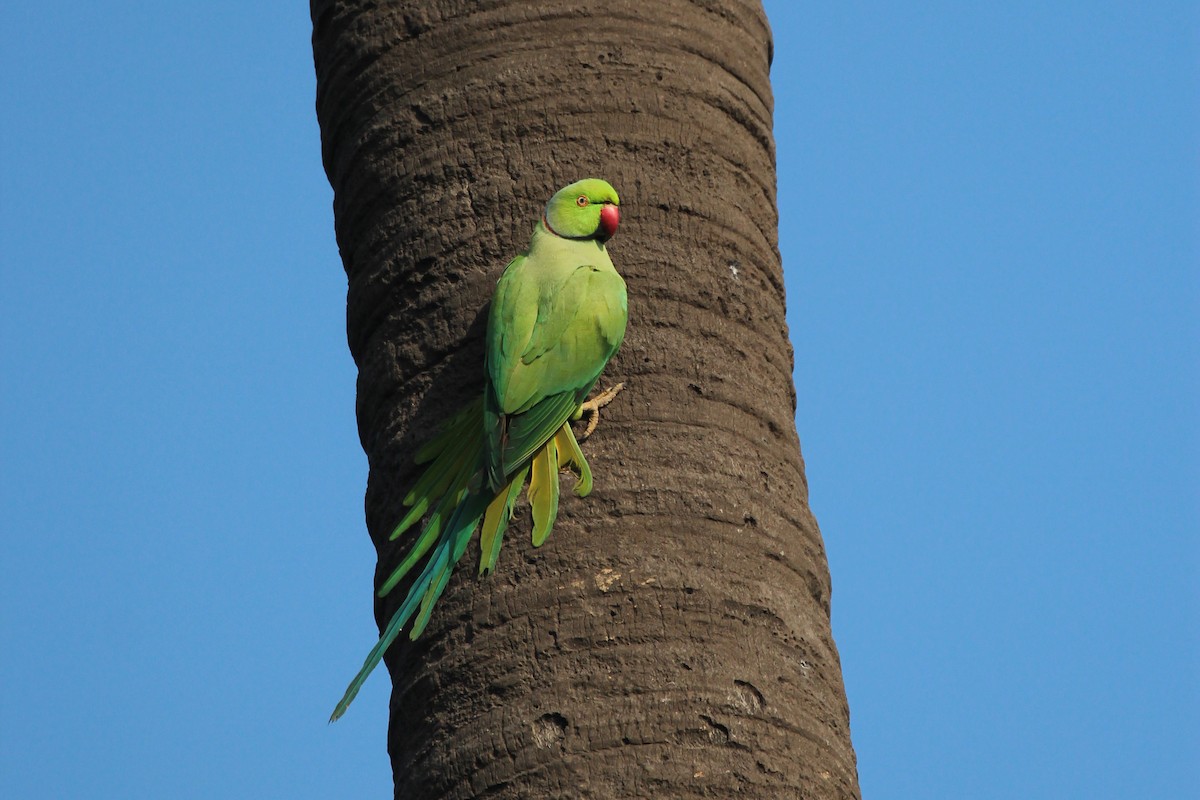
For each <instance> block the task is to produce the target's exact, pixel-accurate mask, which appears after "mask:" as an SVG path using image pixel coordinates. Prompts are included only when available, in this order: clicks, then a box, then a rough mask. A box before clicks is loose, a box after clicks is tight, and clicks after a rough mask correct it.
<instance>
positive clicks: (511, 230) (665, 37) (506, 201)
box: [312, 0, 858, 800]
mask: <svg viewBox="0 0 1200 800" xmlns="http://www.w3.org/2000/svg"><path fill="white" fill-rule="evenodd" d="M312 15H313V21H314V33H313V49H314V53H315V61H316V72H317V115H318V118H319V120H320V125H321V134H322V145H323V157H324V162H325V168H326V171H327V173H328V175H329V180H330V183H331V184H332V185H333V189H334V216H335V223H336V229H337V239H338V244H339V246H340V249H341V254H342V258H343V261H344V264H345V268H346V273H347V275H348V276H349V294H348V308H347V328H348V336H349V342H350V349H351V352H352V353H353V356H354V360H355V362H356V363H357V365H358V368H359V381H358V419H359V430H360V434H361V439H362V444H363V447H364V449H365V450H366V452H367V456H368V458H369V461H370V468H371V471H370V479H369V483H368V487H367V496H366V511H367V523H368V527H369V530H370V532H371V536H372V538H373V540H374V542H375V544H376V546H377V548H378V551H379V557H380V563H379V572H378V575H379V576H383V575H386V574H387V573H388V572H389V571H390V569H391V568H392V567H393V566H394V565H395V564H396V563H397V562H398V560H399V559H400V557H401V556H402V554H403V543H402V542H400V543H394V544H393V543H390V542H388V541H387V538H386V537H387V535H388V533H389V532H390V530H391V528H392V526H393V525H394V524H395V522H396V521H397V519H398V518H399V516H400V513H401V502H400V501H401V497H402V496H403V493H404V491H405V490H406V489H407V487H408V486H409V485H410V483H411V481H412V480H413V478H414V476H415V475H416V474H417V471H416V468H415V467H414V465H413V463H412V453H413V452H414V450H415V448H416V447H417V446H419V445H420V444H421V443H423V442H425V441H426V440H427V439H428V438H429V436H430V435H431V433H432V431H433V429H434V428H435V426H436V425H437V424H438V423H439V422H441V421H442V420H443V419H445V418H446V417H447V415H448V414H449V413H450V412H451V411H452V410H453V409H455V408H457V407H458V406H460V405H461V404H462V403H464V402H466V401H467V399H468V398H470V397H473V396H476V394H477V393H478V392H479V391H480V389H481V386H482V378H483V366H482V365H483V354H482V335H483V331H484V324H485V320H486V309H487V303H488V299H489V297H490V296H491V292H492V289H493V287H494V285H495V282H496V279H497V278H498V277H499V275H500V272H501V271H502V269H503V268H504V266H505V264H506V263H507V261H508V260H509V258H511V256H512V255H514V254H515V253H516V252H518V251H519V250H522V249H524V248H525V246H526V245H527V243H528V241H529V234H530V231H531V230H532V226H533V224H534V222H535V220H536V219H537V218H538V215H539V214H540V213H541V210H542V207H543V204H544V203H545V201H546V199H547V198H548V197H549V196H550V194H551V193H552V192H553V191H554V190H555V189H557V188H559V187H560V186H562V185H564V184H566V183H568V182H570V181H572V180H575V179H576V178H580V177H585V176H596V177H602V178H605V179H607V180H609V181H610V182H612V183H613V185H615V186H616V187H617V190H618V191H619V192H620V193H621V198H622V211H623V219H622V226H621V229H620V231H619V232H618V233H617V236H616V238H615V239H613V240H612V242H610V243H609V252H610V253H611V255H612V258H613V261H614V262H615V263H616V265H617V269H618V270H619V271H621V272H622V274H623V275H624V276H625V279H626V281H627V283H628V286H629V311H630V321H629V331H628V335H627V338H626V340H625V344H624V346H623V348H622V349H621V352H620V354H619V355H618V356H617V358H616V359H615V360H614V361H613V362H612V363H611V364H610V366H609V368H608V371H607V372H606V374H605V377H603V378H602V379H601V382H600V385H601V386H608V385H611V384H612V383H615V382H617V381H625V383H626V389H625V391H624V393H622V394H621V395H619V396H618V397H617V399H616V401H615V402H614V403H613V404H612V405H610V406H609V407H608V408H607V409H605V412H604V414H603V416H602V420H601V423H600V427H599V429H598V430H597V432H596V433H595V435H593V436H592V437H591V438H590V439H588V440H587V441H586V442H584V444H583V448H584V452H585V453H586V455H587V457H588V459H589V460H590V462H591V464H592V467H593V469H594V471H595V478H596V489H595V492H594V493H593V494H592V496H591V497H589V498H587V499H584V500H581V499H579V498H576V497H574V496H573V495H571V494H570V493H569V492H567V491H566V489H564V492H565V493H564V498H563V503H562V507H561V510H560V513H559V518H558V523H557V524H556V526H555V529H554V533H553V535H552V536H551V537H550V540H549V542H548V543H547V544H546V545H545V546H544V547H542V548H540V549H538V550H534V549H533V548H532V546H531V545H530V544H529V521H528V512H527V511H525V512H524V513H519V514H518V517H517V520H516V521H515V525H514V528H512V529H510V532H509V536H508V537H507V541H506V543H505V546H504V549H503V551H502V552H501V555H500V562H499V567H498V570H497V573H496V574H495V575H494V576H492V577H490V578H486V579H479V578H476V577H475V572H476V567H477V563H478V548H477V547H475V548H473V549H472V550H469V551H468V554H467V556H466V557H465V558H464V559H463V562H462V563H461V564H460V566H459V570H458V571H457V574H456V575H455V577H454V579H453V580H452V581H451V583H450V586H449V588H448V590H447V592H446V595H445V596H444V597H443V598H442V600H441V601H440V603H439V605H438V607H437V609H436V610H435V612H434V615H433V621H432V623H431V624H430V627H429V629H428V631H427V632H426V634H425V635H424V637H422V639H420V640H419V641H418V642H416V643H409V642H408V641H407V639H406V638H402V639H401V640H400V642H399V643H398V644H397V645H396V646H394V647H393V648H392V651H391V652H390V653H389V655H388V658H387V665H388V668H389V670H390V672H391V675H392V680H393V684H394V690H393V694H392V705H391V730H390V734H389V741H388V749H389V752H390V753H391V757H392V764H393V769H394V774H395V788H396V796H397V797H403V798H406V799H407V800H415V798H469V797H470V798H479V797H487V798H530V797H536V798H632V797H663V798H691V797H726V796H730V795H738V796H745V797H764V798H782V797H789V798H791V797H805V798H826V797H829V798H833V797H837V798H842V797H857V796H858V785H857V777H856V771H855V760H854V753H853V751H852V749H851V745H850V734H849V728H848V710H847V706H846V699H845V693H844V689H843V686H842V679H841V671H840V666H839V662H838V656H837V650H836V648H835V647H834V643H833V639H832V637H831V635H830V627H829V595H830V585H829V572H828V566H827V564H826V559H825V551H824V548H823V546H822V542H821V536H820V533H819V531H818V529H817V525H816V522H815V521H814V519H813V517H812V515H811V513H810V512H809V509H808V504H807V486H806V484H805V478H804V464H803V461H802V459H801V456H800V447H799V442H798V440H797V437H796V430H795V424H794V421H793V415H794V412H795V392H794V389H793V386H792V377H791V368H792V352H791V347H790V345H789V343H788V337H787V330H786V326H785V322H784V296H783V279H782V269H781V266H780V259H779V252H778V247H777V222H778V219H777V212H776V208H775V171H774V142H773V139H772V133H771V112H772V108H771V106H772V100H771V90H770V85H769V82H768V69H769V64H770V58H771V35H770V30H769V28H768V25H767V20H766V17H765V15H764V13H763V10H762V8H761V6H760V4H759V3H758V2H734V1H733V0H729V1H727V2H716V1H715V0H709V1H707V2H705V1H704V0H692V2H685V0H632V1H627V0H608V1H607V2H594V1H593V2H576V1H575V0H542V2H478V0H440V1H432V0H426V1H425V2H416V1H415V0H414V1H413V2H392V3H371V2H361V3H352V2H339V1H337V0H314V2H313V4H312ZM564 482H565V483H566V485H567V486H569V485H570V484H569V479H566V478H564ZM362 591H363V592H364V594H365V592H366V587H363V588H362ZM401 597H402V593H397V594H395V595H393V596H392V597H389V598H387V599H386V600H384V601H382V602H379V603H378V604H377V607H376V616H377V619H378V620H379V621H380V622H381V623H384V622H386V621H387V619H388V618H390V616H391V613H392V611H393V610H394V608H395V607H396V605H397V604H398V602H399V600H400V599H401ZM369 645H370V642H363V647H364V650H365V649H366V648H367V647H369ZM354 655H355V656H358V655H359V654H357V653H356V654H354ZM347 677H349V675H348V676H347ZM376 679H377V680H379V679H380V678H376ZM330 699H331V701H332V700H335V699H336V698H333V697H331V698H330ZM353 713H354V712H353V709H351V712H350V716H351V717H353ZM342 724H353V722H349V723H345V722H344V723H342Z"/></svg>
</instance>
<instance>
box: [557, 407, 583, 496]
mask: <svg viewBox="0 0 1200 800" xmlns="http://www.w3.org/2000/svg"><path fill="white" fill-rule="evenodd" d="M554 442H555V444H556V445H557V446H558V452H559V454H560V455H559V458H562V454H564V453H565V454H566V458H563V460H562V463H563V466H567V467H571V468H572V469H573V471H574V472H575V474H576V476H578V477H577V480H576V481H575V494H577V495H578V496H580V497H587V496H588V495H589V494H591V492H592V468H591V467H589V466H588V463H587V459H586V458H584V457H583V451H582V450H580V449H579V442H577V441H576V440H575V433H574V431H572V430H571V423H569V422H564V423H563V426H562V427H561V428H559V429H558V433H556V434H554Z"/></svg>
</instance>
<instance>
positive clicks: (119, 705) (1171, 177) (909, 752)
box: [0, 0, 1200, 800]
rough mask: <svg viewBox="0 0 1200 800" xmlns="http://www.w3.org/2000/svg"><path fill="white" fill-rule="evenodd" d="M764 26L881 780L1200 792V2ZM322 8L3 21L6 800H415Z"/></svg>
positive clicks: (870, 12)
mask: <svg viewBox="0 0 1200 800" xmlns="http://www.w3.org/2000/svg"><path fill="white" fill-rule="evenodd" d="M835 6H836V8H835ZM767 8H768V11H769V13H770V15H771V19H772V24H773V27H774V30H775V37H776V48H775V50H776V61H775V65H774V69H773V77H774V84H775V93H776V138H777V146H778V161H779V190H780V191H779V203H780V213H781V230H780V236H781V248H782V251H783V256H784V268H785V273H786V278H787V291H788V303H789V313H790V319H789V322H790V326H791V334H792V338H793V342H794V343H795V347H796V382H797V389H798V397H799V401H798V411H797V423H798V427H799V430H800V436H801V441H802V442H803V446H804V454H805V458H806V461H807V465H808V477H809V482H810V485H811V489H812V505H813V509H814V511H815V512H816V514H817V517H818V519H819V521H820V523H821V526H822V530H823V532H824V535H825V541H826V544H827V547H828V550H829V556H830V562H831V566H832V571H833V580H834V598H833V613H834V632H835V635H836V637H837V641H838V644H839V646H840V648H841V653H842V660H843V669H844V674H845V679H846V685H847V689H848V693H849V698H850V704H851V714H852V720H851V723H852V731H853V736H854V742H855V746H856V748H857V752H858V757H859V769H860V774H861V780H862V786H863V789H864V792H865V794H866V795H867V796H868V797H871V798H873V799H875V800H887V799H888V798H925V797H928V798H944V797H971V798H1012V797H1026V798H1051V797H1054V798H1057V797H1062V796H1075V797H1089V798H1128V797H1182V796H1187V795H1189V794H1193V793H1195V791H1196V790H1197V786H1198V785H1200V775H1198V773H1197V768H1196V767H1195V766H1194V765H1193V764H1194V762H1195V754H1196V753H1197V752H1200V689H1198V682H1197V678H1196V676H1197V675H1200V635H1198V631H1200V628H1198V622H1200V613H1198V612H1200V596H1198V591H1197V588H1196V587H1197V578H1198V577H1200V551H1198V544H1197V533H1198V531H1200V501H1198V499H1197V490H1196V487H1197V482H1198V480H1200V430H1198V425H1197V409H1198V408H1200V374H1198V373H1200V371H1198V361H1197V345H1198V343H1200V322H1198V320H1200V314H1198V312H1200V269H1198V267H1200V232H1198V229H1197V226H1198V225H1200V147H1198V143H1200V102H1197V98H1198V97H1200V92H1198V89H1200V11H1198V10H1197V8H1196V7H1195V5H1194V4H1191V3H1183V2H1179V3H1169V2H1149V3H1137V4H1135V3H1117V2H1088V3H1084V2H1079V3H1070V2H1060V3H1051V4H1046V3H1032V2H1015V3H1006V4H992V5H991V6H989V7H985V6H984V4H965V3H945V2H942V3H937V2H935V3H921V4H916V3H905V4H895V3H893V4H889V3H852V2H848V3H837V4H831V3H826V4H799V3H790V2H783V0H775V1H774V2H770V3H768V4H767ZM309 33H310V29H309V22H308V17H307V8H306V6H305V4H302V3H295V4H284V3H276V2H268V3H258V4H244V3H229V2H217V3H208V4H174V5H171V4H160V5H159V6H154V7H147V6H145V5H144V4H134V3H118V2H109V3H103V4H95V3H73V2H67V3H61V4H56V5H54V6H46V5H42V4H24V5H22V6H20V7H18V8H14V9H12V10H11V11H10V12H9V13H8V14H7V16H6V24H5V26H4V30H3V32H0V106H2V107H3V108H4V109H5V113H4V114H3V115H2V116H0V136H2V138H0V148H2V150H0V152H2V156H3V161H2V172H0V190H2V191H0V212H2V213H0V254H2V257H0V412H2V414H3V423H2V426H0V512H2V513H0V524H2V525H3V540H2V541H3V550H2V556H3V557H2V560H0V623H2V629H0V634H2V637H3V639H2V645H0V796H5V797H31V798H33V797H38V798H40V797H47V798H49V797H95V798H109V797H114V798H115V797H122V798H124V797H159V796H162V797H176V798H211V797H232V798H243V797H244V798H262V797H314V798H315V797H330V796H357V797H365V796H387V795H388V793H389V792H390V773H389V768H388V763H387V756H386V753H385V750H384V735H385V730H386V705H387V692H388V686H387V680H386V678H384V677H383V676H382V675H380V676H376V678H375V679H374V680H372V681H370V682H369V683H368V684H367V687H366V689H365V690H364V692H363V694H362V695H361V696H360V698H359V700H358V701H357V702H356V703H355V706H354V708H353V709H352V712H351V713H350V714H349V715H348V716H347V717H346V719H345V720H344V721H342V722H340V723H339V724H337V725H334V726H327V725H326V724H325V719H326V717H327V716H328V713H329V709H330V707H331V706H332V704H333V702H335V701H336V700H337V697H338V696H339V694H340V692H341V689H342V688H343V687H344V685H345V682H346V680H347V679H348V678H349V676H350V674H351V673H352V672H353V670H354V669H355V668H356V667H357V665H358V663H359V660H360V659H361V656H362V653H363V650H364V648H365V647H367V646H369V644H370V642H371V641H373V638H374V635H375V631H374V627H373V621H372V618H371V614H370V580H371V575H372V570H373V551H372V548H371V546H370V544H369V542H368V540H367V537H366V534H365V532H364V530H363V520H362V493H363V488H364V485H365V476H366V464H365V459H364V457H363V456H362V453H361V450H360V449H359V447H358V443H357V434H356V430H355V423H354V368H353V364H352V362H351V360H350V357H349V355H348V353H347V350H346V346H345V338H344V302H345V297H344V293H345V279H344V276H343V274H342V271H341V264H340V261H339V259H338V255H337V251H336V247H335V244H334V241H333V230H332V213H331V210H330V202H331V193H330V189H329V186H328V184H327V183H326V181H325V178H324V175H323V173H322V171H321V165H320V160H319V150H318V133H317V127H316V120H315V118H314V114H313V108H312V104H313V91H314V86H313V84H314V79H313V72H312V63H311V52H310V46H309V38H308V37H309ZM518 244H520V243H514V247H516V246H517V245H518Z"/></svg>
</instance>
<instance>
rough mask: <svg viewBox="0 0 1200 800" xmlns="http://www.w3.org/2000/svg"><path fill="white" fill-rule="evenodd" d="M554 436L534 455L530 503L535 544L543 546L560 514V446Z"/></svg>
mask: <svg viewBox="0 0 1200 800" xmlns="http://www.w3.org/2000/svg"><path fill="white" fill-rule="evenodd" d="M554 442H555V440H554V438H551V439H550V441H548V442H546V446H545V447H543V448H542V449H541V450H539V451H538V454H537V455H536V456H534V457H533V468H532V469H531V470H530V473H529V474H530V477H529V505H530V506H531V507H532V508H533V546H534V547H541V546H542V544H543V543H545V541H546V537H547V536H549V535H550V529H551V528H553V527H554V519H555V517H557V516H558V447H557V446H556V445H555V443H554Z"/></svg>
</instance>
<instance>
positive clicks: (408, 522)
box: [388, 436, 479, 541]
mask: <svg viewBox="0 0 1200 800" xmlns="http://www.w3.org/2000/svg"><path fill="white" fill-rule="evenodd" d="M478 459H479V437H469V436H467V437H464V438H463V440H462V442H460V443H459V445H458V447H457V448H456V449H453V450H452V449H450V448H446V449H445V450H443V451H442V452H441V453H439V454H438V458H437V460H435V461H434V462H433V465H432V466H431V467H429V469H427V470H425V474H423V475H422V476H421V477H420V478H419V479H417V482H416V484H415V485H414V486H413V488H412V489H411V490H410V491H409V493H408V494H407V495H405V497H404V504H405V505H406V506H412V508H410V509H409V511H408V513H407V514H405V515H404V518H403V519H402V520H400V522H399V523H398V524H397V525H396V527H395V529H394V530H393V531H392V535H391V536H390V537H388V538H389V539H391V540H392V541H395V540H396V539H397V538H399V536H400V535H401V534H402V533H404V532H405V531H406V530H408V529H409V528H410V527H412V525H413V523H415V522H416V521H417V520H419V519H421V517H423V516H425V512H426V511H428V510H429V507H430V506H431V505H433V504H434V503H436V502H437V500H438V498H439V497H441V496H442V495H444V494H445V493H446V492H447V491H448V490H449V488H450V486H451V485H452V484H456V483H457V484H464V483H465V482H466V479H468V478H470V475H471V472H472V467H473V466H474V462H475V461H477V460H478Z"/></svg>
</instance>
